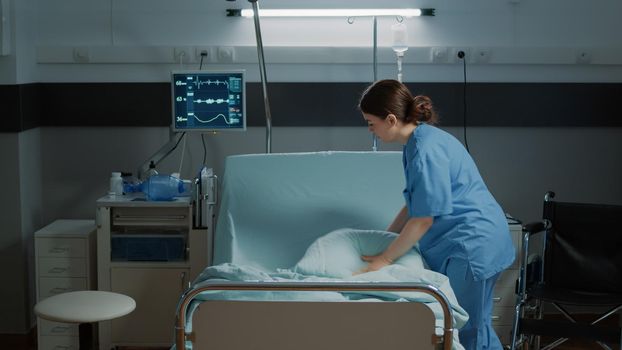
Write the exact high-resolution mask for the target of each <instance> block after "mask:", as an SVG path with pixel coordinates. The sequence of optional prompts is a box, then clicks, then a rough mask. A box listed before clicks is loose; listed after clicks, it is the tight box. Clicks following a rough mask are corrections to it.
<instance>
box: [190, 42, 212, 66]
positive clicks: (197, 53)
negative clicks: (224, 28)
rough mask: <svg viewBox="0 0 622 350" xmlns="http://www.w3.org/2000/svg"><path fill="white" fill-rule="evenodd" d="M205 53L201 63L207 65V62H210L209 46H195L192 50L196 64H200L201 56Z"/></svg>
mask: <svg viewBox="0 0 622 350" xmlns="http://www.w3.org/2000/svg"><path fill="white" fill-rule="evenodd" d="M202 53H205V54H206V56H204V57H203V63H207V62H208V61H209V60H212V59H213V57H212V52H211V50H210V47H209V46H195V48H194V59H195V60H197V62H201V54H202Z"/></svg>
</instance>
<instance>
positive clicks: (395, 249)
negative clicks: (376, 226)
mask: <svg viewBox="0 0 622 350" xmlns="http://www.w3.org/2000/svg"><path fill="white" fill-rule="evenodd" d="M433 222H434V218H433V217H431V216H426V217H419V218H417V217H411V218H410V219H408V221H407V222H406V225H404V228H403V229H402V231H401V232H400V235H399V236H397V238H395V240H394V241H393V242H391V244H390V245H389V247H387V249H386V250H385V251H384V252H383V253H382V256H383V258H384V260H386V261H390V262H393V261H395V260H397V259H399V258H400V257H401V256H402V255H404V254H406V252H408V251H409V250H410V249H412V247H414V246H415V244H417V242H419V240H420V239H421V237H423V235H424V234H425V233H426V232H428V229H430V226H432V223H433Z"/></svg>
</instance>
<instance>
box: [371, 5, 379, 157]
mask: <svg viewBox="0 0 622 350" xmlns="http://www.w3.org/2000/svg"><path fill="white" fill-rule="evenodd" d="M373 27H374V34H373V41H374V50H373V51H374V81H373V82H376V80H378V19H377V17H376V16H374V26H373ZM371 150H372V151H374V152H376V151H378V138H377V137H376V134H372V146H371Z"/></svg>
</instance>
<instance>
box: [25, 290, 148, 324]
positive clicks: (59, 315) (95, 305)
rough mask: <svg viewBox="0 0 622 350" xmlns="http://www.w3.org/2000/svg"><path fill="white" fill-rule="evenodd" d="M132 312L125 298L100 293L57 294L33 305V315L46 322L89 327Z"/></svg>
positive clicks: (92, 291)
mask: <svg viewBox="0 0 622 350" xmlns="http://www.w3.org/2000/svg"><path fill="white" fill-rule="evenodd" d="M135 308H136V302H135V301H134V299H132V298H130V297H128V296H127V295H123V294H119V293H112V292H106V291H100V290H82V291H77V292H68V293H61V294H57V295H54V296H51V297H49V298H46V299H44V300H42V301H40V302H38V303H37V304H36V305H35V314H37V316H39V317H41V318H44V319H46V320H50V321H56V322H65V323H90V322H99V321H106V320H111V319H114V318H117V317H121V316H125V315H127V314H129V313H130V312H132V311H133V310H134V309H135Z"/></svg>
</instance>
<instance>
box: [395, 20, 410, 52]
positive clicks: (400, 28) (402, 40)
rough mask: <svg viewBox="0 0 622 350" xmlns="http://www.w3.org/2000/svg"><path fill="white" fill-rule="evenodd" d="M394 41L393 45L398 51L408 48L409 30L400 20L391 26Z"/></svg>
mask: <svg viewBox="0 0 622 350" xmlns="http://www.w3.org/2000/svg"><path fill="white" fill-rule="evenodd" d="M391 32H392V34H393V42H392V45H391V47H392V48H393V51H395V52H396V53H400V52H404V51H406V50H408V32H407V31H406V25H405V24H404V22H399V23H396V24H394V25H392V26H391Z"/></svg>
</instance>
